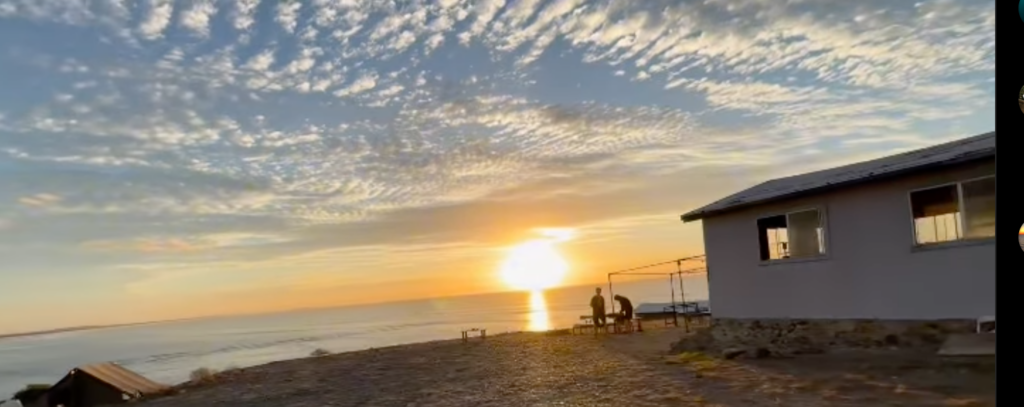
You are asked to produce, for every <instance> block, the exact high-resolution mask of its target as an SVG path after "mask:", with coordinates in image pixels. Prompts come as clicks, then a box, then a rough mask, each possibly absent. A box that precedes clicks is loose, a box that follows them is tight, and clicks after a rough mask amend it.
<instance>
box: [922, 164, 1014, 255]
mask: <svg viewBox="0 0 1024 407" xmlns="http://www.w3.org/2000/svg"><path fill="white" fill-rule="evenodd" d="M995 177H996V175H995V174H992V175H983V176H980V177H973V178H965V179H962V180H958V181H951V182H945V183H942V184H933V185H929V186H927V187H923V188H915V189H911V190H909V191H907V211H908V212H907V214H908V215H910V247H911V249H912V250H927V249H932V248H943V247H950V246H963V245H972V244H978V243H987V242H991V241H994V240H995V236H988V237H966V236H964V237H959V238H957V239H955V240H947V241H944V242H935V243H918V242H917V223H916V220H917V219H915V218H914V199H913V195H914V193H915V192H920V191H927V190H930V189H937V188H942V187H948V186H950V185H956V205H957V206H956V208H957V210H958V211H959V212H960V216H959V219H957V222H956V227H957V231H958V232H959V234H961V235H966V232H965V229H964V222H965V220H966V219H967V209H966V208H964V185H963V184H965V183H969V182H974V181H981V180H983V179H988V178H995Z"/></svg>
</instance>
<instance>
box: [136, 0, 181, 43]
mask: <svg viewBox="0 0 1024 407" xmlns="http://www.w3.org/2000/svg"><path fill="white" fill-rule="evenodd" d="M147 6H148V7H147V8H148V13H147V14H146V16H145V18H144V19H143V21H142V23H141V24H140V25H139V27H138V31H139V35H141V36H142V37H143V38H145V39H147V40H155V39H157V38H160V37H162V36H163V33H164V30H166V29H167V27H168V26H169V25H170V24H171V15H172V14H173V13H174V3H173V2H172V1H171V0H150V1H149V2H148V4H147Z"/></svg>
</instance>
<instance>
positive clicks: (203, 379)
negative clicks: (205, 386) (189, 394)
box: [188, 367, 217, 383]
mask: <svg viewBox="0 0 1024 407" xmlns="http://www.w3.org/2000/svg"><path fill="white" fill-rule="evenodd" d="M188 379H189V381H191V382H193V383H212V382H215V381H217V371H216V370H213V369H210V368H208V367H201V368H198V369H196V370H193V371H192V372H191V373H189V374H188Z"/></svg>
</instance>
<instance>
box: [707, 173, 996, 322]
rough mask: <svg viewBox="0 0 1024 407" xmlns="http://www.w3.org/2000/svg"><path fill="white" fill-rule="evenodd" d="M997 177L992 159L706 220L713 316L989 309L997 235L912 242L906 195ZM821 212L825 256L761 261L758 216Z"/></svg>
mask: <svg viewBox="0 0 1024 407" xmlns="http://www.w3.org/2000/svg"><path fill="white" fill-rule="evenodd" d="M992 174H995V161H994V160H990V161H987V162H982V163H974V164H969V165H963V166H960V167H957V168H952V169H946V170H942V171H941V172H934V173H929V174H921V175H914V176H908V177H903V178H899V179H894V180H889V181H882V182H876V183H871V184H864V185H861V186H855V187H850V188H847V189H840V190H836V191H833V192H827V193H824V194H822V195H817V196H809V197H804V198H798V199H796V200H791V201H784V202H778V203H772V204H767V205H763V206H756V207H752V208H748V209H743V210H740V211H737V212H732V213H726V214H723V215H720V216H716V217H711V218H707V219H704V220H703V226H704V245H705V250H706V254H707V256H708V257H707V261H708V269H709V272H710V287H709V291H710V297H711V303H712V304H711V305H712V309H714V315H715V317H716V318H881V319H943V318H976V317H979V316H982V315H995V262H996V257H995V241H994V239H993V240H988V241H985V242H974V243H973V244H969V245H954V246H947V247H943V248H931V249H921V248H914V247H913V230H912V226H911V219H910V217H911V215H910V209H909V203H908V192H909V191H910V190H914V189H920V188H926V187H930V186H934V185H938V184H943V183H948V182H955V181H960V180H965V179H970V178H976V177H980V176H985V175H992ZM815 206H816V207H820V208H823V209H824V210H825V213H826V215H825V217H826V239H827V242H826V243H827V252H828V255H827V257H826V258H825V259H822V260H814V261H804V262H794V261H790V262H780V263H777V264H767V265H763V263H762V262H761V260H760V256H759V249H758V236H757V227H756V220H757V218H759V217H763V216H771V215H778V214H781V213H784V212H786V211H789V210H796V209H806V208H808V207H815Z"/></svg>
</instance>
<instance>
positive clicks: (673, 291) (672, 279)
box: [668, 273, 679, 326]
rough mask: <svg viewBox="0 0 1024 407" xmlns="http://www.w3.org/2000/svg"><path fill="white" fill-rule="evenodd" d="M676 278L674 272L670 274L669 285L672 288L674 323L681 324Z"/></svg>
mask: <svg viewBox="0 0 1024 407" xmlns="http://www.w3.org/2000/svg"><path fill="white" fill-rule="evenodd" d="M674 278H675V275H674V274H672V273H669V274H668V287H669V288H670V289H671V290H672V325H675V326H679V312H678V311H679V310H677V309H676V282H675V281H674Z"/></svg>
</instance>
